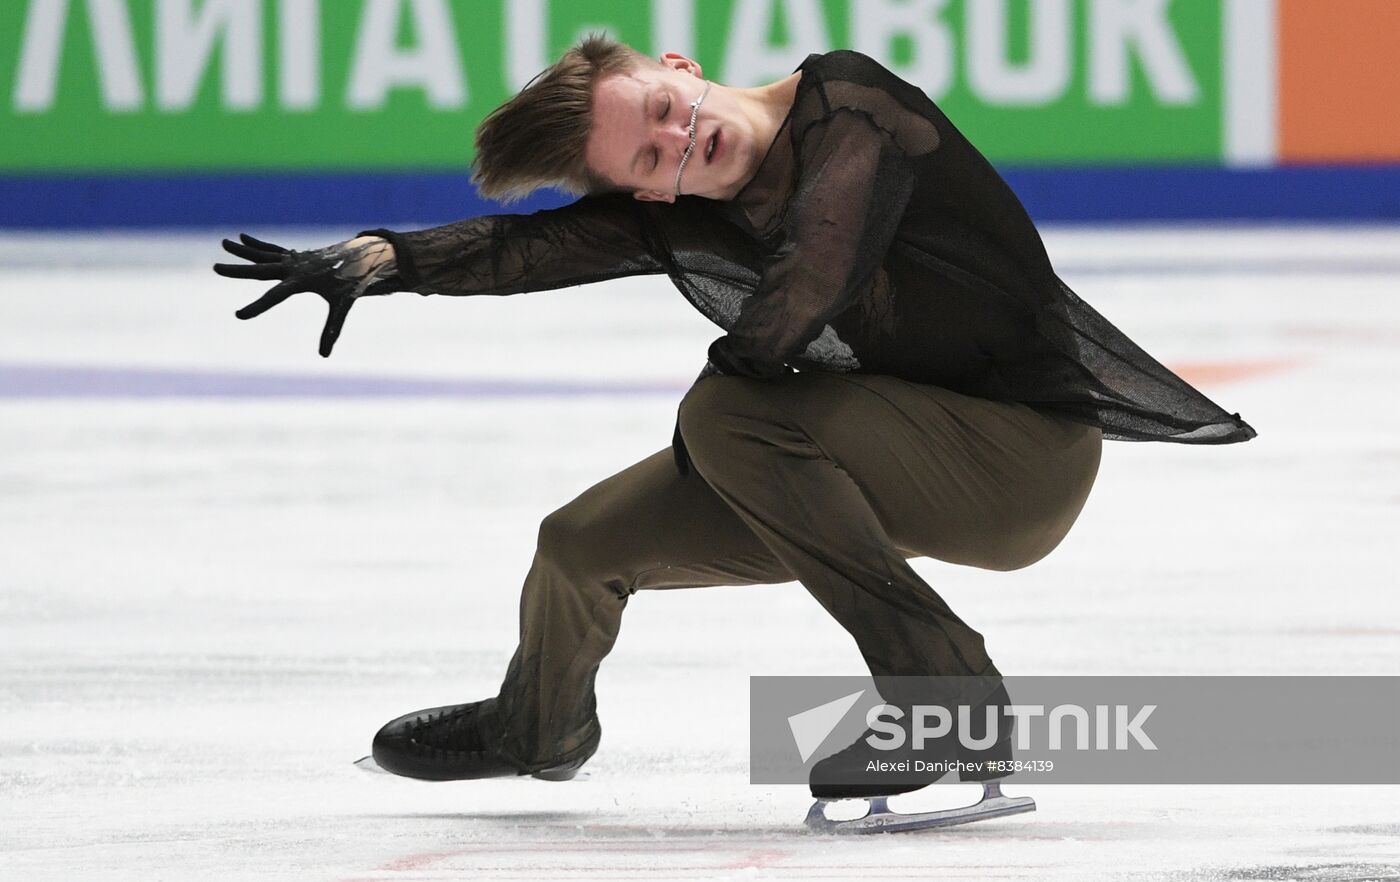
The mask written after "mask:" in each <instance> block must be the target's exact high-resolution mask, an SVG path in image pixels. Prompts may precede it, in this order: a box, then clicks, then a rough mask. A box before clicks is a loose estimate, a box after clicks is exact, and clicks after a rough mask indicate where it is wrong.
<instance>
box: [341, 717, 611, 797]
mask: <svg viewBox="0 0 1400 882" xmlns="http://www.w3.org/2000/svg"><path fill="white" fill-rule="evenodd" d="M601 736H602V730H601V729H600V727H599V726H598V723H597V720H596V719H595V720H594V721H592V722H591V723H590V725H589V727H588V731H587V732H584V733H582V734H581V735H580V737H579V738H574V739H570V741H571V742H573V746H571V747H570V748H569V749H567V750H566V751H565V752H564V753H562V754H560V755H559V756H556V757H553V758H551V759H549V760H546V761H543V762H535V763H530V762H524V761H521V760H519V759H516V758H515V757H513V756H511V755H510V754H508V753H507V752H506V751H505V750H504V749H503V746H502V739H501V735H500V733H499V730H498V728H497V726H496V707H495V699H492V698H488V699H486V700H485V701H477V702H472V703H470V704H454V705H448V706H446V707H434V708H427V709H425V710H420V711H414V712H413V713H411V714H405V715H404V716H402V717H399V718H398V719H396V720H391V721H389V722H388V723H386V724H384V727H383V728H382V729H380V730H379V732H378V734H376V735H375V736H374V746H373V753H372V756H367V757H364V758H363V759H361V760H359V761H357V762H356V763H355V765H357V766H359V767H361V768H363V769H365V770H367V771H384V772H389V773H391V774H394V775H402V776H404V777H406V778H418V779H421V780H424V781H463V780H470V779H475V778H501V777H509V776H512V775H530V776H531V777H534V778H539V779H541V780H544V781H567V780H569V779H571V778H573V777H574V775H575V774H576V773H577V772H578V769H579V767H580V766H582V765H583V764H584V763H585V762H587V761H588V759H589V757H591V756H593V754H594V752H595V751H597V749H598V742H599V739H600V738H601Z"/></svg>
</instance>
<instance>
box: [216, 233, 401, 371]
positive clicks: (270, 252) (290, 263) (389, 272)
mask: <svg viewBox="0 0 1400 882" xmlns="http://www.w3.org/2000/svg"><path fill="white" fill-rule="evenodd" d="M238 238H239V239H240V240H241V241H240V242H234V241H231V240H229V239H225V240H224V250H225V251H227V252H229V253H230V254H232V255H234V256H236V257H241V258H243V259H244V260H246V261H248V263H234V264H230V263H216V264H214V272H216V273H218V274H219V275H221V276H227V277H229V278H231V279H260V280H262V281H273V280H276V281H277V284H276V285H274V286H273V287H272V288H270V289H268V291H267V292H266V293H265V294H263V295H262V296H261V297H259V298H258V299H257V300H255V301H253V302H252V303H250V304H248V305H247V306H245V307H243V308H242V309H240V310H238V311H237V312H236V313H234V315H236V316H238V317H239V318H240V319H250V318H253V317H255V316H259V315H262V314H263V313H264V312H267V311H268V310H269V309H271V308H272V307H274V306H276V305H277V304H279V303H281V302H282V301H283V300H286V299H287V298H288V297H291V296H292V295H293V294H299V293H301V292H303V291H314V292H315V293H317V294H319V295H321V297H322V299H324V300H325V301H326V304H327V306H328V312H327V314H326V324H325V327H324V328H323V329H322V330H321V346H320V352H321V355H322V357H326V356H329V355H330V354H331V349H332V348H334V346H335V341H336V340H337V339H338V338H339V337H340V329H341V328H342V327H343V326H344V324H345V317H346V316H347V315H349V313H350V307H351V306H352V305H353V304H354V302H355V301H356V300H357V299H358V298H360V297H373V296H377V295H381V294H390V293H393V292H394V291H395V290H397V288H396V287H395V286H396V284H397V283H398V265H397V263H396V262H395V259H394V246H393V245H391V244H389V242H388V241H387V240H385V239H381V238H379V237H378V236H361V237H359V238H357V239H351V240H349V241H347V242H341V243H339V244H336V245H331V246H329V247H326V248H320V249H317V250H315V251H292V250H289V249H287V248H283V247H282V246H280V245H273V244H272V243H270V242H262V241H259V240H258V239H254V238H253V237H252V236H248V235H239V237H238Z"/></svg>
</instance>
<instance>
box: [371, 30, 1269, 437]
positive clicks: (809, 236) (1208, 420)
mask: <svg viewBox="0 0 1400 882" xmlns="http://www.w3.org/2000/svg"><path fill="white" fill-rule="evenodd" d="M799 70H801V71H802V77H801V80H800V81H799V83H798V86H797V93H796V98H795V100H794V103H793V106H792V109H791V111H790V112H789V114H788V116H787V118H786V120H785V121H784V122H783V124H782V128H781V129H780V130H779V133H778V135H777V138H776V139H775V140H774V142H773V144H772V146H771V147H770V149H769V151H768V153H767V154H766V155H765V157H764V159H763V161H762V163H761V165H760V167H759V170H758V172H757V174H756V176H755V177H754V178H753V180H752V181H750V182H749V183H748V184H747V185H745V187H744V189H743V190H742V191H741V192H740V193H739V194H738V195H737V197H736V198H735V199H734V200H732V201H726V202H720V201H715V200H709V199H704V198H700V197H693V196H683V197H680V198H678V199H677V200H676V202H675V203H674V204H668V203H653V202H639V201H637V200H635V199H633V198H632V197H631V196H630V195H606V196H587V197H584V198H582V199H580V200H578V201H577V202H575V203H573V204H571V205H568V206H565V207H563V208H559V209H556V210H552V211H541V212H536V213H534V214H529V215H491V216H485V217H478V218H474V219H472V220H466V221H460V222H457V223H453V224H448V225H447V226H443V227H437V228H434V229H429V230H422V231H418V232H409V233H396V232H393V231H387V230H375V231H371V232H373V233H376V234H378V235H383V236H385V237H386V238H388V239H389V240H390V241H391V242H392V243H393V245H394V248H395V251H396V253H397V256H398V266H399V274H400V277H401V280H402V283H403V287H404V289H405V290H412V291H417V292H419V293H422V294H452V295H466V294H513V293H517V292H522V291H537V290H544V289H551V288H561V287H565V286H569V285H578V284H581V283H585V282H596V281H600V280H603V279H612V278H617V277H620V276H628V275H636V274H642V273H665V274H666V275H667V276H669V277H670V279H671V281H672V282H673V283H674V284H675V285H676V287H677V288H679V289H680V291H681V293H682V294H684V295H685V297H686V298H687V299H688V300H690V302H691V303H692V304H693V305H694V306H695V307H696V308H697V309H699V310H700V311H701V312H702V313H704V314H705V315H706V316H707V317H708V318H710V319H711V320H712V321H713V322H714V323H715V324H717V325H719V326H720V327H721V328H723V329H724V331H725V332H726V333H725V334H724V336H722V337H720V338H719V339H718V340H716V341H715V342H714V343H713V344H712V345H711V346H710V350H709V364H708V365H707V371H708V372H712V371H714V370H718V372H719V373H723V374H742V375H746V376H752V377H760V378H766V377H772V376H775V375H777V374H779V373H781V372H783V371H785V370H787V369H788V367H795V368H797V369H799V370H822V371H859V372H868V373H880V374H891V375H894V376H897V377H901V378H904V379H907V380H911V381H914V382H919V383H930V384H934V385H938V386H943V387H945V388H948V389H952V390H954V391H956V392H961V393H964V394H967V395H974V396H979V397H983V398H989V399H994V400H1010V401H1019V402H1023V403H1025V404H1027V405H1030V406H1032V407H1035V408H1037V409H1043V410H1045V411H1048V412H1052V413H1055V414H1058V415H1060V416H1064V417H1067V418H1069V419H1072V420H1076V421H1079V422H1083V423H1089V424H1092V425H1096V426H1099V427H1101V428H1102V429H1103V432H1104V437H1105V438H1108V439H1116V440H1129V441H1176V442H1182V443H1197V444H1224V443H1230V442H1235V441H1246V440H1248V439H1250V438H1252V437H1254V435H1255V432H1254V429H1253V428H1251V427H1250V426H1249V424H1248V423H1246V422H1244V421H1243V420H1242V419H1240V416H1239V414H1238V413H1235V414H1230V413H1226V412H1225V411H1224V410H1223V409H1221V408H1220V407H1219V406H1218V405H1216V404H1215V403H1214V402H1212V401H1211V400H1210V399H1208V398H1206V397H1205V396H1204V395H1202V394H1201V393H1200V392H1199V391H1198V390H1196V389H1195V388H1193V387H1192V386H1191V385H1190V384H1188V383H1187V382H1186V381H1184V380H1183V379H1181V378H1180V377H1178V376H1177V375H1176V374H1174V373H1172V372H1171V371H1169V370H1167V368H1165V367H1164V366H1162V365H1161V364H1160V363H1158V362H1157V361H1156V360H1154V359H1153V358H1152V357H1151V356H1149V355H1148V354H1147V353H1146V352H1144V351H1143V350H1142V349H1141V348H1140V347H1138V346H1137V345H1136V344H1135V343H1133V342H1132V341H1131V340H1129V339H1128V338H1127V337H1126V336H1124V335H1123V333H1122V332H1120V331H1119V330H1118V329H1117V328H1115V327H1114V326H1113V325H1112V324H1110V323H1109V322H1108V321H1107V320H1106V319H1104V318H1103V316H1101V315H1099V313H1098V312H1096V311H1095V310H1094V309H1093V308H1092V307H1090V306H1089V305H1088V304H1087V303H1085V302H1084V301H1082V300H1080V299H1079V297H1078V296H1076V295H1075V293H1074V292H1073V291H1071V290H1070V289H1069V287H1068V286H1067V285H1065V284H1064V282H1062V281H1060V279H1059V277H1058V276H1057V275H1056V274H1055V271H1054V269H1053V268H1052V267H1051V265H1050V260H1049V258H1048V257H1047V256H1046V253H1045V248H1044V245H1043V244H1042V242H1041V239H1040V235H1039V234H1038V233H1037V232H1036V229H1035V226H1034V225H1033V224H1032V222H1031V219H1030V217H1029V216H1028V215H1027V214H1026V212H1025V209H1024V208H1023V207H1022V206H1021V203H1020V201H1019V200H1018V199H1017V198H1016V196H1015V194H1014V193H1012V191H1011V189H1010V188H1009V187H1008V186H1007V185H1006V183H1005V182H1004V181H1003V180H1002V179H1001V177H1000V176H999V175H998V174H997V173H996V171H995V170H994V169H993V168H992V166H991V165H990V164H989V163H988V162H987V160H986V159H985V158H984V157H983V156H982V155H981V154H980V153H979V152H978V151H977V150H976V148H974V147H973V146H972V145H971V144H970V143H969V142H968V141H967V139H966V138H964V137H963V136H962V134H961V133H960V132H959V131H958V130H957V129H956V128H954V127H953V124H952V123H950V122H949V121H948V119H947V117H945V116H944V115H943V113H942V111H940V110H939V109H938V107H937V106H936V105H935V104H934V103H933V102H932V101H931V100H929V98H928V97H927V96H926V95H925V94H924V93H923V92H922V91H920V90H919V89H918V88H916V87H914V86H912V85H910V84H909V83H907V82H905V81H903V80H901V79H900V78H898V77H896V76H895V75H894V74H892V73H891V72H890V71H888V70H887V69H885V68H884V67H883V66H881V65H880V64H879V63H877V62H876V61H874V60H873V59H871V58H869V57H867V56H864V55H861V54H859V53H855V52H848V51H836V52H830V53H827V54H825V55H812V56H809V57H808V58H807V60H806V61H805V62H803V64H802V65H801V67H800V68H799ZM703 373H704V372H702V374H703Z"/></svg>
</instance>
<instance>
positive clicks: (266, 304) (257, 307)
mask: <svg viewBox="0 0 1400 882" xmlns="http://www.w3.org/2000/svg"><path fill="white" fill-rule="evenodd" d="M214 269H215V270H216V271H217V270H218V267H215V268H214ZM300 290H301V288H300V287H299V286H297V285H295V284H293V283H292V282H283V283H282V284H280V285H274V286H273V287H272V288H270V289H269V290H268V292H267V293H266V294H264V295H263V296H261V297H259V298H258V299H257V300H254V301H253V302H252V303H250V304H248V305H247V306H245V307H243V308H242V309H240V310H238V311H237V312H235V313H234V315H236V316H238V317H239V318H241V319H250V318H256V317H257V316H260V315H262V314H263V313H265V312H267V311H268V310H269V309H271V308H272V307H274V306H276V305H277V304H279V303H281V302H282V301H283V300H286V299H287V298H288V297H291V296H292V295H293V294H296V293H297V292H299V291H300Z"/></svg>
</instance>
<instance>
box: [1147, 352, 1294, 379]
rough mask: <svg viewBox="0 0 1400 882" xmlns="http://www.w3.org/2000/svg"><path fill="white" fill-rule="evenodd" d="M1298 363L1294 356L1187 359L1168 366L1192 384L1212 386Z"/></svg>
mask: <svg viewBox="0 0 1400 882" xmlns="http://www.w3.org/2000/svg"><path fill="white" fill-rule="evenodd" d="M1299 364H1300V362H1299V361H1298V359H1295V358H1274V359H1259V360H1256V361H1188V362H1181V363H1178V364H1174V365H1168V367H1169V368H1171V370H1172V372H1173V373H1175V374H1176V375H1177V376H1179V377H1181V378H1182V379H1183V380H1185V381H1186V382H1188V383H1190V384H1191V385H1192V386H1214V385H1218V384H1221V383H1232V382H1235V381H1237V380H1248V379H1251V378H1253V377H1258V376H1262V375H1265V374H1274V373H1279V372H1280V371H1286V370H1289V369H1291V368H1295V367H1297V366H1298V365H1299Z"/></svg>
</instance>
